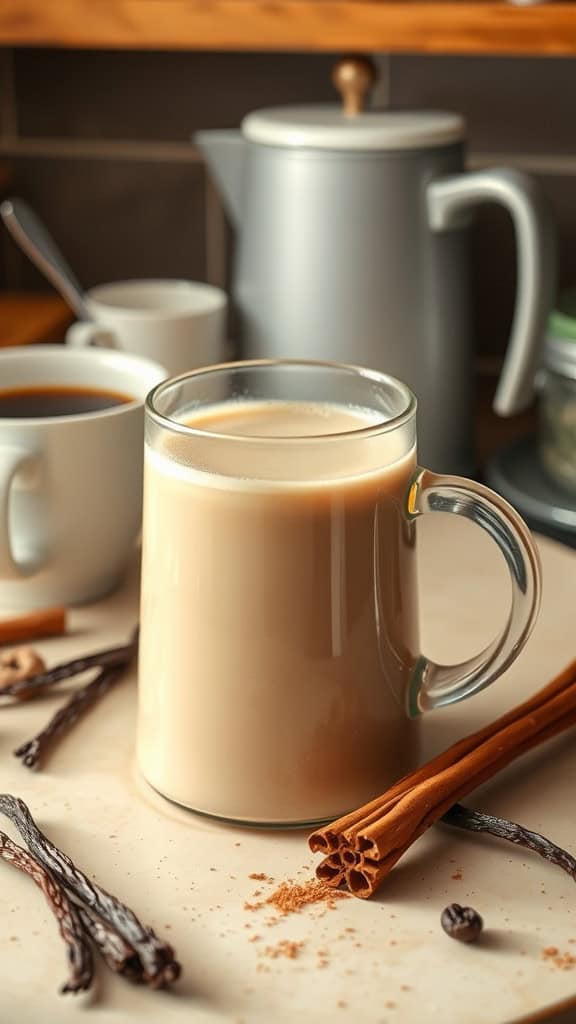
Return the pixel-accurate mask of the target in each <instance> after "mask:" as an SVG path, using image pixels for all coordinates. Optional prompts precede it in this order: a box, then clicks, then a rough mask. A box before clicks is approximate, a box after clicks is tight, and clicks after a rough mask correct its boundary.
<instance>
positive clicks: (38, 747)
mask: <svg viewBox="0 0 576 1024" xmlns="http://www.w3.org/2000/svg"><path fill="white" fill-rule="evenodd" d="M125 667H126V665H125V664H121V665H114V666H113V667H111V668H104V669H102V671H101V672H100V673H99V674H98V675H97V676H96V678H95V679H93V680H92V681H91V682H90V683H87V684H86V685H85V686H82V687H80V689H78V690H75V691H74V693H73V694H72V695H71V697H70V698H69V700H68V701H67V702H66V704H64V705H63V707H61V708H59V710H58V711H56V713H55V714H54V715H53V716H52V718H51V719H50V721H49V722H48V724H47V725H46V726H45V727H44V728H43V729H42V730H41V731H40V732H39V733H37V735H36V736H34V737H33V738H32V739H31V740H27V741H26V742H25V743H22V744H21V745H20V746H19V747H18V748H17V749H16V750H15V751H14V756H15V757H19V758H20V759H21V761H22V764H25V765H26V767H27V768H36V767H37V766H38V764H39V762H40V761H41V760H42V758H43V756H44V755H45V754H46V752H47V750H48V748H49V747H50V746H52V744H53V743H54V740H56V739H57V738H58V737H59V736H61V735H62V733H64V732H66V731H67V730H68V729H69V728H70V727H71V726H72V725H74V723H75V722H77V721H78V719H79V718H80V717H81V715H83V714H84V712H85V711H87V710H88V708H89V707H91V706H92V704H94V703H95V702H96V701H97V700H99V699H100V698H101V697H103V696H104V694H105V693H107V692H108V690H110V689H111V688H112V687H113V686H114V684H115V683H117V682H118V680H119V679H120V677H121V676H122V675H123V673H124V669H125Z"/></svg>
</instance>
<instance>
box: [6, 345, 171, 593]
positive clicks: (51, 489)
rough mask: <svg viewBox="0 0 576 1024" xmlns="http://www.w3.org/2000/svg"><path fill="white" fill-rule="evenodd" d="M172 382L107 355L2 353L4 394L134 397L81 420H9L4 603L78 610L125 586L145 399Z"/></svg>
mask: <svg viewBox="0 0 576 1024" xmlns="http://www.w3.org/2000/svg"><path fill="white" fill-rule="evenodd" d="M165 377H166V371H165V369H164V367H163V366H160V365H158V364H156V363H153V362H151V361H149V360H147V359H142V358H139V357H137V356H132V355H127V354H126V353H124V352H110V351H107V350H105V349H86V350H82V351H71V350H70V349H67V348H66V347H65V346H63V345H31V346H26V347H25V348H18V349H4V350H3V351H0V393H1V392H2V391H4V390H12V389H23V390H26V389H31V388H47V389H48V388H55V389H58V388H59V387H60V388H78V389H82V388H89V389H97V390H102V391H105V392H106V391H107V392H110V391H113V392H120V393H121V394H123V395H126V396H128V398H129V399H131V400H128V401H124V402H123V403H122V404H117V405H111V406H109V407H108V408H105V409H100V410H99V411H94V412H85V413H76V414H72V415H58V416H50V417H47V416H39V417H28V416H26V417H24V418H16V417H6V416H2V415H0V605H2V606H4V607H6V606H9V607H11V608H14V609H20V608H34V607H41V606H42V605H49V604H65V605H69V604H79V603H82V602H84V601H89V600H92V599H94V598H96V597H99V596H100V595H102V594H105V593H106V592H107V591H109V590H112V589H113V588H114V586H115V585H116V584H117V583H118V582H119V580H120V578H121V576H122V573H123V571H124V569H125V566H126V564H127V562H128V560H129V558H130V554H131V552H132V551H133V548H134V543H135V541H136V539H137V537H138V534H139V531H140V524H141V514H142V463H143V425H144V412H143V403H144V399H145V397H146V395H147V393H148V391H150V389H151V388H152V387H153V386H154V385H155V384H157V383H158V382H159V381H161V380H163V379H164V378H165Z"/></svg>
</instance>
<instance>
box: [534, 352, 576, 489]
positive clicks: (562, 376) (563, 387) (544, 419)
mask: <svg viewBox="0 0 576 1024" xmlns="http://www.w3.org/2000/svg"><path fill="white" fill-rule="evenodd" d="M540 458H541V461H542V464H543V466H544V468H545V470H546V472H547V473H548V476H550V478H551V479H552V480H554V482H555V483H557V484H559V485H560V486H561V487H563V488H564V489H565V490H568V491H570V492H571V493H573V494H576V339H575V338H570V337H567V336H564V337H558V336H554V335H549V336H548V337H547V339H546V344H545V347H544V370H543V374H542V387H541V393H540Z"/></svg>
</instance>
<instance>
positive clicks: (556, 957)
mask: <svg viewBox="0 0 576 1024" xmlns="http://www.w3.org/2000/svg"><path fill="white" fill-rule="evenodd" d="M542 959H543V960H546V961H547V962H548V963H549V964H554V966H555V967H558V968H559V969H560V970H562V971H570V970H572V968H573V967H576V956H572V954H571V953H560V951H559V949H558V947H557V946H546V948H545V949H543V950H542Z"/></svg>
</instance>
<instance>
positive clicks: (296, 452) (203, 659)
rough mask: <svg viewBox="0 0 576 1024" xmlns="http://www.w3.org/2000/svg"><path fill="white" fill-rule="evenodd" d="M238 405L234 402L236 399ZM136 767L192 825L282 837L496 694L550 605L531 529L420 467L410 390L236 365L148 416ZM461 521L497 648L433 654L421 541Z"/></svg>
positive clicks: (376, 785)
mask: <svg viewBox="0 0 576 1024" xmlns="http://www.w3.org/2000/svg"><path fill="white" fill-rule="evenodd" d="M223 396H225V397H223ZM144 478H145V483H144V524H143V576H142V609H141V647H140V673H139V677H140V681H139V686H140V695H139V716H138V741H137V746H138V760H139V764H140V768H141V771H142V773H143V775H144V776H145V778H146V779H147V780H148V782H149V783H151V785H152V786H154V787H155V788H156V789H157V790H158V791H159V792H160V793H162V794H164V795H165V796H167V797H169V798H170V799H172V800H174V801H177V802H178V803H180V804H183V805H185V806H186V807H189V808H192V809H194V810H197V811H201V812H204V813H207V814H211V815H217V816H219V817H222V818H227V819H231V820H236V821H242V822H247V823H260V824H269V825H287V824H290V825H293V824H300V823H311V822H315V821H319V820H323V819H327V818H332V817H335V816H337V815H339V814H341V813H342V812H344V811H345V810H347V809H348V808H352V807H354V806H356V805H358V804H360V803H363V802H364V801H367V800H368V799H370V798H371V797H373V796H375V795H377V794H378V793H379V792H381V791H382V790H383V789H384V788H385V787H386V786H387V785H388V784H389V783H391V782H392V781H393V780H394V779H396V778H398V777H399V776H401V775H402V774H403V773H405V772H406V771H407V770H408V769H409V768H410V767H411V765H412V763H413V760H414V757H415V744H416V741H417V728H416V726H415V719H417V718H418V717H419V715H420V713H421V712H422V711H426V710H428V709H430V708H435V707H440V706H442V705H444V704H450V703H452V702H453V701H457V700H462V699H463V698H464V697H468V696H469V695H471V694H473V693H475V692H476V691H478V690H480V689H482V688H483V687H485V686H487V685H488V684H489V683H491V682H492V681H493V680H494V679H496V677H497V676H499V675H500V674H501V673H502V672H503V671H504V669H506V668H507V667H508V666H509V665H510V664H511V662H512V661H513V660H514V658H515V657H516V656H517V655H518V653H519V651H520V650H521V648H522V647H523V645H524V643H525V641H526V639H527V637H528V635H529V633H530V631H531V629H532V626H533V623H534V620H535V617H536V613H537V608H538V602H539V592H540V578H539V563H538V556H537V553H536V550H535V548H534V545H533V543H532V540H531V538H530V534H529V531H528V528H527V527H526V525H525V524H524V522H523V521H522V520H521V519H520V517H519V516H518V515H517V513H516V512H515V511H514V510H513V509H512V508H511V507H510V506H509V505H507V504H506V502H505V501H503V500H502V499H501V498H500V497H498V496H497V495H496V494H494V493H492V492H491V491H489V490H488V489H487V488H486V487H483V486H481V485H480V484H477V483H474V482H473V481H471V480H465V479H462V478H458V477H441V476H438V475H435V474H433V473H431V472H429V471H428V470H425V469H421V468H419V467H418V466H417V462H416V401H415V399H414V396H413V395H412V394H411V392H410V391H409V389H408V388H407V387H406V386H405V385H404V384H402V383H401V382H400V381H397V380H395V379H394V378H392V377H387V376H385V375H383V374H380V373H376V372H372V371H370V370H364V369H360V368H356V367H350V366H343V365H336V364H329V363H325V364H323V363H300V362H268V361H259V362H252V363H236V364H228V365H224V366H221V367H212V368H210V369H208V370H205V371H197V372H196V373H193V374H189V375H187V376H183V377H180V378H177V379H175V380H172V381H167V382H164V383H163V384H160V385H159V386H158V387H157V388H155V389H154V391H152V393H151V394H150V395H149V397H148V400H147V408H146V448H145V471H144ZM439 511H442V512H452V513H454V514H456V515H461V516H466V517H467V518H469V519H471V520H472V521H473V522H475V523H477V524H478V525H479V526H480V527H482V528H483V529H485V530H486V531H487V532H488V533H489V535H490V536H491V537H492V538H493V540H494V541H495V542H496V543H497V544H498V546H499V547H500V548H501V550H502V553H503V555H504V557H505V559H506V563H507V565H508V568H509V571H510V576H511V580H512V609H511V612H510V616H509V618H508V622H507V623H506V624H505V626H504V629H503V632H502V634H501V635H500V636H499V637H498V638H496V640H495V641H494V642H493V643H492V644H491V645H490V646H489V647H488V648H487V649H486V650H485V651H483V652H482V653H481V654H477V655H476V656H474V657H471V658H470V660H469V661H467V662H465V663H463V664H460V665H452V666H446V667H445V666H440V665H436V664H434V663H433V662H432V661H430V659H428V658H427V657H426V656H425V654H423V653H422V652H421V650H420V646H419V638H418V613H417V580H416V546H415V545H416V532H415V526H416V520H417V518H418V516H420V515H422V514H426V513H429V512H432V513H433V512H439Z"/></svg>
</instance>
